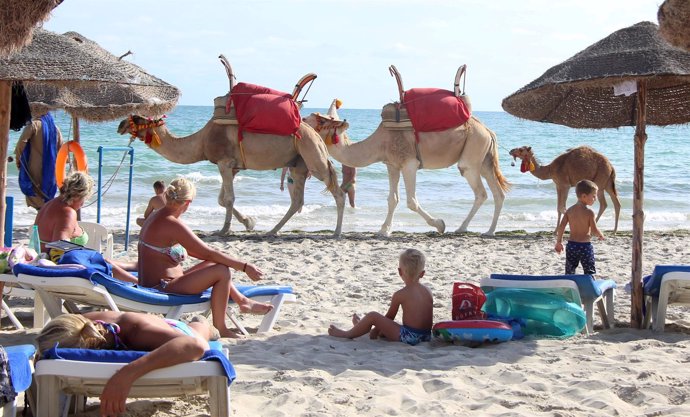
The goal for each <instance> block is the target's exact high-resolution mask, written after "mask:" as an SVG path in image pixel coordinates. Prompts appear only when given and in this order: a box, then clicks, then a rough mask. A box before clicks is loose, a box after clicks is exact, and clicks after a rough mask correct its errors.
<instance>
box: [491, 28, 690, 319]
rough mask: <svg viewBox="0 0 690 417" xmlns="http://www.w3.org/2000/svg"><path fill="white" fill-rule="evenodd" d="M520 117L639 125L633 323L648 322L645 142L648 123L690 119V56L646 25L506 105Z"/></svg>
mask: <svg viewBox="0 0 690 417" xmlns="http://www.w3.org/2000/svg"><path fill="white" fill-rule="evenodd" d="M502 106H503V109H504V110H505V111H507V112H508V113H511V114H513V115H515V116H518V117H521V118H524V119H530V120H536V121H540V122H550V123H557V124H562V125H566V126H570V127H578V128H609V127H620V126H635V127H636V129H635V176H634V179H633V240H632V273H631V276H632V308H631V324H632V325H633V326H636V327H640V326H641V324H642V286H641V281H642V235H643V227H644V211H643V201H644V200H643V190H644V144H645V142H646V140H647V133H646V131H645V128H646V125H647V124H653V125H661V126H665V125H670V124H679V123H688V122H690V52H686V51H683V50H681V49H678V48H674V47H673V46H671V45H669V44H668V43H667V42H666V41H664V40H663V39H662V38H661V35H660V34H659V29H658V27H657V25H655V24H654V23H651V22H641V23H638V24H636V25H633V26H630V27H627V28H624V29H621V30H618V31H616V32H614V33H613V34H611V35H609V36H607V37H606V38H604V39H602V40H601V41H599V42H597V43H595V44H593V45H592V46H590V47H588V48H587V49H585V50H583V51H582V52H580V53H578V54H576V55H574V56H573V57H572V58H570V59H567V60H566V61H565V62H563V63H561V64H558V65H556V66H554V67H552V68H550V69H549V70H547V71H546V72H545V73H544V75H542V76H541V77H539V78H537V79H536V80H534V81H532V82H531V83H529V84H528V85H526V86H525V87H523V88H521V89H520V90H518V91H517V92H515V93H513V94H512V95H510V96H508V97H506V98H505V99H504V100H503V103H502Z"/></svg>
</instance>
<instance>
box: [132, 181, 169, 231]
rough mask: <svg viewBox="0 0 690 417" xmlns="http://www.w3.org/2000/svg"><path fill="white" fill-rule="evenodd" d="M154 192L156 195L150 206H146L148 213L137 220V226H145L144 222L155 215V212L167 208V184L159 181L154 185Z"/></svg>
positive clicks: (145, 212) (150, 201)
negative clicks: (152, 214)
mask: <svg viewBox="0 0 690 417" xmlns="http://www.w3.org/2000/svg"><path fill="white" fill-rule="evenodd" d="M153 192H154V193H156V195H154V196H153V197H151V199H150V200H149V204H148V206H146V211H144V217H138V218H137V224H138V225H139V226H143V225H144V221H146V219H147V218H148V217H149V216H150V215H151V213H153V212H154V211H156V210H158V209H160V208H162V207H165V182H163V181H161V180H158V181H156V182H154V183H153Z"/></svg>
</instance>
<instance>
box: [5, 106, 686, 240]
mask: <svg viewBox="0 0 690 417" xmlns="http://www.w3.org/2000/svg"><path fill="white" fill-rule="evenodd" d="M312 111H320V112H322V113H323V112H325V111H326V109H325V108H318V109H317V108H311V109H310V108H305V109H303V112H302V113H303V115H307V114H309V113H311V112H312ZM212 112H213V108H212V107H211V106H178V107H177V108H176V109H175V110H174V111H173V112H171V113H170V114H168V115H167V119H166V123H167V124H168V126H169V128H170V130H171V131H172V132H173V134H175V135H177V136H185V135H188V134H190V133H193V132H195V131H197V130H199V129H200V128H201V127H202V126H203V125H204V124H205V123H206V121H207V120H208V119H209V118H210V116H211V114H212ZM339 114H340V117H341V118H345V119H347V120H348V122H349V123H350V129H349V136H350V138H351V139H352V140H354V141H359V140H362V139H365V138H366V137H367V136H368V135H369V134H371V133H372V132H373V131H374V130H375V128H376V126H377V125H378V124H379V122H380V110H379V109H372V110H361V109H357V110H348V109H345V108H343V109H340V110H339ZM475 115H476V116H477V117H479V118H480V119H481V120H482V121H483V122H484V124H485V125H486V126H488V127H489V128H491V129H492V130H494V131H495V132H496V133H497V135H498V143H499V152H500V166H501V170H502V171H503V174H504V175H505V176H506V177H507V178H508V180H509V181H510V182H511V183H512V184H513V189H512V190H511V191H510V192H509V193H508V195H507V197H506V200H505V204H504V206H503V211H502V212H501V216H500V219H499V222H498V227H497V231H501V230H526V231H530V232H534V231H541V230H553V229H554V227H555V223H556V216H557V214H556V190H555V187H554V185H553V182H552V181H550V180H549V181H541V180H539V179H537V178H535V177H534V176H532V175H531V174H523V173H520V169H519V161H518V162H517V163H516V164H515V166H511V162H512V158H511V157H510V156H509V155H508V151H509V150H510V149H512V148H514V147H518V146H523V145H530V146H532V148H533V149H534V151H535V154H536V155H537V157H538V158H539V159H540V160H541V162H542V163H544V164H546V163H550V162H551V161H552V160H553V158H555V157H556V156H557V155H559V154H560V153H562V152H563V151H565V150H566V149H568V148H571V147H574V146H578V145H583V144H587V145H590V146H593V147H594V148H596V149H597V150H599V151H600V152H602V153H603V154H605V155H606V156H607V157H608V158H609V159H610V160H611V162H612V163H613V165H614V167H615V168H616V173H617V183H616V187H617V189H618V193H619V195H620V197H621V203H622V206H623V207H622V211H621V219H620V226H619V230H631V229H632V192H633V168H634V167H633V136H634V128H632V127H625V128H620V129H605V130H581V129H571V128H567V127H563V126H558V125H552V124H545V123H537V122H531V121H525V120H520V119H517V118H515V117H513V116H511V115H509V114H507V113H503V112H476V113H475ZM55 118H56V121H57V123H58V125H59V126H60V128H61V130H62V132H63V135H64V137H65V138H70V137H71V136H72V133H71V128H70V125H71V123H70V118H69V115H67V114H65V113H62V112H58V113H56V114H55ZM118 123H119V121H113V122H107V123H88V122H84V121H81V122H80V131H81V142H82V146H83V147H84V150H85V152H86V154H87V157H88V160H89V172H90V173H91V174H92V175H93V176H94V178H95V177H96V176H97V174H98V148H99V146H104V147H108V146H126V145H127V144H128V140H129V137H128V136H126V135H125V136H120V135H118V134H117V132H116V129H117V125H118ZM647 133H648V137H649V139H648V140H647V144H646V148H645V149H646V159H645V203H644V204H645V213H646V219H645V230H669V229H679V228H683V229H687V228H690V198H688V195H689V194H690V166H689V164H688V161H690V125H682V126H672V127H665V128H659V127H654V126H650V127H648V128H647ZM18 137H19V133H18V132H11V134H10V147H9V151H10V154H13V150H14V146H15V143H16V141H17V139H18ZM133 147H134V167H133V182H132V197H131V204H132V205H131V207H132V215H131V218H130V225H131V228H132V230H135V229H136V228H137V226H136V224H135V223H134V219H135V218H136V217H137V216H140V215H142V214H143V211H144V209H145V208H146V204H147V202H148V199H149V197H150V196H151V195H152V193H153V190H152V187H151V185H152V183H153V182H154V181H155V180H157V179H163V180H165V181H166V182H169V181H170V180H172V179H174V178H175V177H176V176H185V177H187V178H189V179H191V180H192V181H194V182H195V183H196V184H197V188H198V194H197V198H196V199H195V200H194V203H193V204H192V206H191V207H190V209H189V211H188V212H187V214H186V215H185V220H186V221H187V222H188V224H190V225H191V226H192V227H193V228H195V229H199V230H204V231H213V230H217V229H219V228H220V227H221V226H222V223H223V216H224V209H223V208H221V207H220V206H219V205H218V203H217V196H218V192H219V190H220V185H221V179H220V175H219V174H218V170H217V169H216V166H215V165H213V164H211V163H209V162H199V163H196V164H192V165H179V164H174V163H171V162H168V161H167V160H165V159H164V158H163V157H161V156H159V155H158V154H156V153H155V152H153V151H152V150H150V149H148V148H147V147H146V146H145V145H144V144H143V143H142V142H140V141H137V142H135V143H133ZM122 161H123V152H121V151H106V152H104V153H103V166H102V176H103V181H104V183H106V182H109V181H108V180H110V179H111V178H112V179H113V181H112V184H111V185H108V186H104V187H102V188H103V198H102V207H101V223H103V224H105V225H106V226H107V227H109V228H119V229H124V226H125V222H126V213H127V210H126V207H127V190H128V176H129V157H127V158H124V163H122ZM334 163H335V164H336V167H337V168H338V169H339V168H340V164H339V163H338V162H337V161H334ZM279 184H280V169H278V170H275V171H245V172H241V173H240V174H239V177H238V178H237V179H236V182H235V189H236V202H235V205H236V207H237V208H238V209H239V210H240V211H241V212H243V213H246V214H249V215H251V216H254V217H255V218H256V219H257V226H256V230H258V231H268V230H270V229H271V228H272V227H273V225H275V224H276V223H277V222H278V221H279V220H280V218H282V216H283V214H284V213H285V212H286V211H287V209H288V206H289V202H290V201H289V200H290V199H289V195H288V193H287V190H286V191H285V192H281V191H280V189H279ZM323 189H324V186H323V183H321V182H319V181H318V180H316V179H313V178H312V179H310V180H308V181H307V186H306V193H305V207H304V209H303V210H302V212H301V213H299V214H296V215H295V216H294V217H293V218H292V219H291V220H290V221H289V222H288V223H287V224H286V225H285V227H284V228H283V230H284V231H290V230H303V231H316V230H333V229H334V228H335V221H336V210H335V202H334V200H333V198H332V196H331V195H330V194H324V193H323V192H322V191H323ZM487 192H488V193H489V200H487V201H486V202H485V203H484V205H483V206H482V207H481V209H480V210H479V212H478V213H477V215H476V216H475V218H474V220H473V221H472V223H471V224H470V230H471V231H476V232H484V231H486V230H487V229H488V228H489V225H490V223H491V218H492V215H493V199H492V197H491V194H490V192H489V191H488V188H487ZM8 195H12V196H14V197H15V206H14V227H15V228H18V227H26V226H28V225H29V224H31V223H33V219H34V216H35V213H36V212H35V210H34V209H32V208H28V207H26V205H25V203H24V197H23V195H22V194H21V192H20V191H19V187H18V185H17V169H16V167H15V165H14V164H13V163H11V164H8ZM387 195H388V176H387V172H386V168H385V166H384V165H383V164H382V163H376V164H373V165H371V166H369V167H365V168H360V169H358V174H357V208H355V209H352V208H350V207H346V210H345V218H344V221H343V231H344V232H377V231H378V230H379V229H380V227H381V224H382V223H383V221H384V219H385V217H386V212H387ZM417 197H418V200H419V202H420V204H421V205H422V207H424V208H425V209H426V210H427V211H429V212H430V213H431V214H432V215H434V216H436V217H440V218H442V219H444V220H445V222H446V230H447V231H449V232H452V231H454V230H455V229H457V228H458V227H459V226H460V224H461V223H462V221H463V219H464V218H465V216H466V215H467V212H468V211H469V209H470V208H471V206H472V201H473V194H472V191H471V189H470V188H469V186H468V185H467V182H466V181H465V180H464V179H463V178H462V177H461V176H460V174H459V172H458V170H457V168H456V167H455V166H451V167H449V168H446V169H442V170H422V171H420V172H419V174H418V178H417ZM607 198H608V196H607ZM574 201H575V198H574V196H573V192H572V191H571V195H570V197H569V200H568V204H572V203H574ZM597 204H598V203H595V207H594V209H595V211H596V210H597ZM96 216H97V205H96V203H95V198H94V203H93V204H91V205H89V206H87V207H86V208H85V209H83V211H82V218H83V219H84V220H89V221H95V220H96ZM599 225H600V227H601V228H603V229H604V230H610V229H612V228H613V206H612V204H610V203H609V208H608V209H607V210H606V212H605V213H604V215H603V217H602V219H601V220H600V224H599ZM232 228H233V230H244V228H243V226H242V225H241V224H239V223H238V222H237V221H236V220H233V224H232ZM392 230H393V231H405V232H429V231H433V229H432V228H431V227H430V226H428V225H427V224H426V223H425V222H424V220H423V219H422V218H421V217H420V216H419V215H417V214H416V213H414V212H412V211H410V210H409V209H408V208H407V207H406V205H405V190H404V186H403V185H402V181H401V191H400V204H399V205H398V208H397V210H396V213H395V217H394V221H393V227H392Z"/></svg>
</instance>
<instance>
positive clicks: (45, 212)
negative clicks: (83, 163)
mask: <svg viewBox="0 0 690 417" xmlns="http://www.w3.org/2000/svg"><path fill="white" fill-rule="evenodd" d="M92 190H93V179H92V178H91V177H90V176H89V175H87V174H85V173H83V172H79V171H76V172H73V173H71V174H69V175H68V176H67V178H65V180H64V181H63V183H62V186H61V187H60V195H59V196H58V197H56V198H54V199H52V200H50V201H48V202H47V203H45V204H44V205H43V207H42V208H41V209H40V210H39V211H38V214H37V215H36V220H35V221H34V224H35V225H37V226H38V236H39V238H40V239H41V251H43V252H47V251H46V247H45V243H47V242H55V241H57V240H68V241H70V242H72V243H76V244H77V245H81V246H85V245H86V243H87V242H88V241H89V235H88V234H86V232H85V231H84V230H82V228H81V227H79V223H78V221H77V211H78V210H79V209H81V208H82V206H83V205H84V201H86V199H87V198H89V197H90V196H91V194H92ZM48 254H49V256H50V258H51V259H52V260H54V261H56V262H57V259H58V258H59V257H60V256H61V255H62V251H60V250H57V249H51V250H50V252H49V253H48ZM107 261H108V262H109V263H110V264H111V265H112V267H113V276H114V277H115V278H118V279H120V280H122V281H128V282H137V278H136V277H135V276H133V275H132V274H130V273H129V272H127V270H136V264H133V263H121V262H115V261H113V260H107Z"/></svg>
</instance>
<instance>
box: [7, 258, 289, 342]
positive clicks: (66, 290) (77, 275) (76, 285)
mask: <svg viewBox="0 0 690 417" xmlns="http://www.w3.org/2000/svg"><path fill="white" fill-rule="evenodd" d="M14 272H15V273H16V274H17V281H18V282H19V283H20V284H21V285H22V286H23V287H25V288H30V289H33V290H35V291H36V292H37V293H38V294H39V296H40V297H41V298H42V300H43V304H44V305H45V307H46V309H47V310H48V314H49V316H50V317H51V318H53V317H57V316H59V315H60V314H62V313H63V311H62V305H61V300H70V301H73V302H76V303H81V304H88V305H92V306H97V307H104V308H107V309H110V310H113V311H141V312H147V313H157V314H163V315H165V316H166V317H167V318H171V319H179V318H180V316H181V315H182V314H184V313H193V312H201V313H208V312H209V311H210V308H211V302H210V299H211V292H210V291H205V292H204V293H201V294H193V295H181V294H171V293H166V292H162V291H159V290H157V289H153V288H146V287H140V286H138V285H134V284H132V283H127V282H124V281H120V280H118V279H115V278H113V277H111V276H108V275H105V274H102V273H100V272H96V273H93V274H90V273H89V272H88V271H87V270H79V269H52V268H49V267H39V266H33V265H26V264H20V265H17V266H15V269H14ZM236 287H237V289H238V290H239V291H240V292H241V293H242V294H244V295H245V296H246V297H248V298H251V299H252V300H256V301H260V302H267V303H271V304H272V305H273V309H272V310H271V311H270V312H269V313H268V314H266V315H264V316H263V319H262V321H261V324H260V325H259V327H258V329H257V332H258V333H263V332H268V331H270V330H271V329H273V326H274V324H275V322H276V321H277V319H278V317H279V315H280V310H281V308H282V306H283V304H284V303H286V302H295V301H296V300H297V298H296V296H295V295H294V294H293V293H292V288H291V287H289V286H281V285H237V286H236ZM226 313H227V316H228V318H229V319H230V320H231V321H232V323H233V324H234V325H235V326H236V327H237V328H238V329H239V330H240V331H241V332H242V333H244V334H248V332H247V330H246V329H245V327H244V326H243V325H242V323H240V321H239V318H238V317H237V316H236V315H235V313H234V312H233V309H231V308H228V309H227V311H226Z"/></svg>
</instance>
